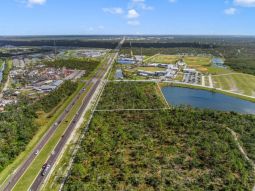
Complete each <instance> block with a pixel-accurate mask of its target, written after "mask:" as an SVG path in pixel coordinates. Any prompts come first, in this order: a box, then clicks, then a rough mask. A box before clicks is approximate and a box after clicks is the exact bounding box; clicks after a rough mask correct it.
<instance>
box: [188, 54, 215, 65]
mask: <svg viewBox="0 0 255 191" xmlns="http://www.w3.org/2000/svg"><path fill="white" fill-rule="evenodd" d="M211 59H212V58H211V57H204V56H185V57H184V62H186V63H187V64H188V65H189V66H197V65H200V66H208V65H210V64H211Z"/></svg>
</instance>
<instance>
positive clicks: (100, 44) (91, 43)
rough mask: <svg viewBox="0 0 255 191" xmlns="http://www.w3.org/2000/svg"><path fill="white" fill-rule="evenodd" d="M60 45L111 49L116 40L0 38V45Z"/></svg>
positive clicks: (116, 42) (114, 45) (115, 44)
mask: <svg viewBox="0 0 255 191" xmlns="http://www.w3.org/2000/svg"><path fill="white" fill-rule="evenodd" d="M54 44H56V46H60V47H89V48H107V49H113V48H115V47H116V46H117V44H118V41H111V40H109V41H108V40H105V41H104V40H100V41H99V40H88V41H86V40H64V39H63V40H54V39H52V40H0V46H4V45H12V46H54Z"/></svg>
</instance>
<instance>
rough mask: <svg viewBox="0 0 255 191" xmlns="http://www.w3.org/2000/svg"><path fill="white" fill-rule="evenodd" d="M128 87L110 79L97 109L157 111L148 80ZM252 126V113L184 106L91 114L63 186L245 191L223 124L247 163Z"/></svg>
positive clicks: (240, 164)
mask: <svg viewBox="0 0 255 191" xmlns="http://www.w3.org/2000/svg"><path fill="white" fill-rule="evenodd" d="M135 84H136V83H117V82H114V83H109V84H108V85H107V86H106V89H105V92H104V94H103V97H102V100H101V101H100V103H99V106H98V108H103V109H115V108H133V106H134V105H133V103H136V104H135V107H138V106H139V104H140V103H141V104H143V108H155V107H156V105H157V106H158V108H159V106H160V105H159V103H160V102H159V101H158V102H157V104H154V102H155V100H153V99H152V100H151V98H150V101H149V99H148V98H149V97H150V96H149V94H152V95H155V94H156V93H155V92H156V91H155V90H154V91H152V90H151V91H148V88H149V87H153V84H150V83H148V84H146V83H142V84H141V83H137V84H136V85H135ZM138 87H139V88H138ZM139 90H141V92H146V94H142V98H141V96H140V95H141V94H140V93H138V92H139ZM130 100H132V101H130ZM144 100H147V101H144ZM110 103H111V104H110ZM139 107H140V106H139ZM254 125H255V117H254V116H252V115H239V114H236V113H232V112H226V113H224V112H216V111H210V110H198V109H191V108H187V107H179V108H173V109H169V110H160V111H114V112H108V111H97V112H96V113H95V115H94V118H93V120H92V122H91V124H90V128H89V131H88V133H87V135H86V138H85V139H84V140H82V143H81V145H80V149H79V151H78V152H77V155H76V157H75V159H74V164H73V166H72V169H71V172H70V174H69V176H68V179H67V181H66V183H65V186H64V188H63V190H64V191H76V190H77V191H78V190H91V191H94V190H95V191H96V190H152V191H153V190H251V189H252V187H253V185H254V182H255V177H254V171H253V168H252V166H251V164H250V163H249V162H248V161H247V160H246V159H245V158H244V156H243V155H242V153H241V152H240V150H239V148H238V146H237V142H236V141H235V139H234V137H233V135H232V134H231V133H230V132H229V130H228V129H227V127H228V128H231V129H232V130H234V131H235V132H237V135H238V137H240V140H239V141H240V142H241V145H242V146H244V149H245V151H246V152H248V153H249V154H248V156H249V157H250V158H251V159H253V160H254V159H255V157H254V156H255V153H254V152H253V150H254V149H253V148H254V146H255V145H254V144H255V141H254V140H255V139H254V132H253V130H252V129H253V127H254ZM60 181H61V178H60Z"/></svg>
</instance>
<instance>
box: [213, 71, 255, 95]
mask: <svg viewBox="0 0 255 191" xmlns="http://www.w3.org/2000/svg"><path fill="white" fill-rule="evenodd" d="M213 81H214V85H215V87H217V88H221V89H223V90H230V91H233V92H237V93H241V94H245V95H248V96H255V76H252V75H248V74H242V73H233V74H228V75H218V76H213Z"/></svg>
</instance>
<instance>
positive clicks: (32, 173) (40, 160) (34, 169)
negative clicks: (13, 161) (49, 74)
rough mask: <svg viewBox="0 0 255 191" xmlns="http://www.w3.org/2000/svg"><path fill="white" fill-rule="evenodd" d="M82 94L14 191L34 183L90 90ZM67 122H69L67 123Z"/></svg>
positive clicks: (25, 188) (26, 188) (27, 187)
mask: <svg viewBox="0 0 255 191" xmlns="http://www.w3.org/2000/svg"><path fill="white" fill-rule="evenodd" d="M89 89H90V87H89V88H88V89H87V91H86V92H84V93H83V94H82V96H81V97H80V99H79V100H78V101H77V102H76V103H75V105H74V106H73V108H72V109H71V111H70V112H69V114H68V115H67V117H66V119H65V120H64V121H63V122H62V123H61V124H60V126H59V127H58V128H57V130H56V131H55V133H54V135H53V136H52V137H51V138H50V140H49V141H48V143H47V144H46V145H45V146H44V147H43V149H42V150H41V151H40V153H39V155H38V156H37V157H36V159H35V160H34V161H33V163H32V164H31V166H30V167H29V168H28V170H27V171H26V172H25V173H24V174H23V176H22V177H21V179H20V180H19V181H18V183H17V184H16V185H15V187H14V189H13V191H20V190H28V189H29V187H30V186H31V184H32V183H33V181H34V178H35V177H36V175H37V174H38V173H39V172H40V171H41V167H42V166H43V164H44V163H45V161H46V160H47V159H48V156H49V155H50V153H51V152H52V151H53V149H54V148H55V146H56V144H57V143H58V141H59V140H60V139H61V136H62V135H63V134H64V132H65V130H66V129H67V127H68V125H69V123H70V121H71V120H72V118H73V116H74V115H75V114H76V112H77V110H78V109H79V107H80V106H81V104H82V100H83V98H84V97H85V96H86V94H87V92H88V90H89ZM66 121H68V122H67V123H66Z"/></svg>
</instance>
